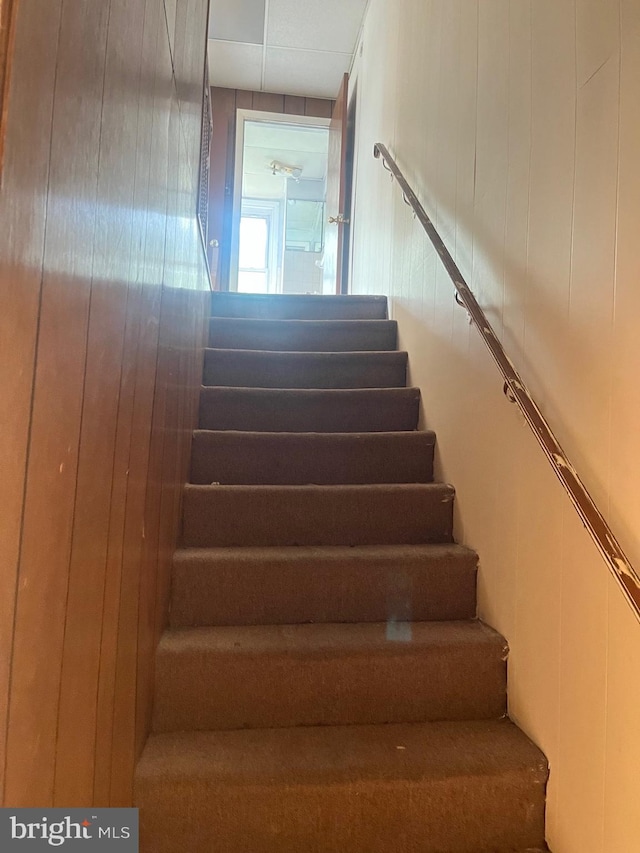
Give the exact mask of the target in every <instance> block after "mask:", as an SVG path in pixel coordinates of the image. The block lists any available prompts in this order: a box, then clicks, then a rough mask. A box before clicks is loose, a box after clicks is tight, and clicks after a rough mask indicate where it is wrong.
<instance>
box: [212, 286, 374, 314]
mask: <svg viewBox="0 0 640 853" xmlns="http://www.w3.org/2000/svg"><path fill="white" fill-rule="evenodd" d="M211 315H212V316H213V317H252V318H256V319H269V320H386V319H387V298H386V296H329V295H327V296H316V295H311V294H309V295H307V294H261V293H231V292H226V293H223V292H217V293H212V294H211Z"/></svg>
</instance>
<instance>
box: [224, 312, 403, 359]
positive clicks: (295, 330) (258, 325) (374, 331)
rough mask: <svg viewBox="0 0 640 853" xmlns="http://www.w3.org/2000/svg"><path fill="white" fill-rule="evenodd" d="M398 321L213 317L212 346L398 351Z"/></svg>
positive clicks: (297, 349)
mask: <svg viewBox="0 0 640 853" xmlns="http://www.w3.org/2000/svg"><path fill="white" fill-rule="evenodd" d="M397 339H398V328H397V324H396V323H395V322H394V321H392V320H374V321H366V320H361V321H359V322H354V321H352V320H349V321H327V320H325V321H322V322H319V323H314V322H310V321H297V320H272V321H269V320H247V319H227V318H219V317H212V318H211V320H210V321H209V346H211V347H217V348H218V349H240V350H273V351H285V350H290V351H292V352H355V351H367V350H395V348H396V345H397Z"/></svg>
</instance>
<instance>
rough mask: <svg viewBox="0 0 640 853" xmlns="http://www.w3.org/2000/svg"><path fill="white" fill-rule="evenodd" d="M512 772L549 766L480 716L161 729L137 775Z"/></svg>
mask: <svg viewBox="0 0 640 853" xmlns="http://www.w3.org/2000/svg"><path fill="white" fill-rule="evenodd" d="M399 747H404V749H401V748H399ZM505 773H508V774H510V773H526V774H528V775H530V778H531V781H532V782H534V783H539V784H542V783H543V782H544V781H545V780H546V778H547V763H546V760H545V758H544V756H543V755H542V753H541V752H540V750H539V749H538V748H537V747H536V746H535V745H534V744H533V743H532V742H531V741H530V740H529V739H528V738H527V737H526V736H525V735H524V734H523V733H522V732H521V731H520V730H519V729H518V728H517V727H516V726H515V725H513V723H511V722H510V721H508V720H500V721H494V720H481V721H476V720H474V721H463V722H436V723H388V724H384V725H380V724H378V725H365V726H318V727H295V728H288V729H287V728H285V729H247V730H242V731H225V732H177V733H175V732H174V733H167V734H155V735H151V736H150V738H149V740H148V741H147V745H146V747H145V749H144V752H143V754H142V758H141V760H140V762H139V764H138V769H137V779H138V782H140V781H146V782H150V781H152V780H154V779H155V780H156V781H157V782H159V783H166V782H167V781H168V780H170V779H172V778H173V779H175V780H176V781H178V780H188V779H195V778H200V779H204V778H208V779H210V780H211V781H212V782H214V780H215V781H217V782H218V784H220V785H224V786H229V785H232V786H240V787H242V786H245V785H261V784H263V785H274V784H285V785H288V786H291V785H294V786H302V785H305V784H323V785H326V784H332V783H333V784H340V783H352V782H356V781H369V782H371V783H382V782H385V781H392V780H400V779H402V780H413V781H420V780H422V779H425V778H430V779H445V778H448V777H451V776H466V777H484V776H491V775H502V774H505Z"/></svg>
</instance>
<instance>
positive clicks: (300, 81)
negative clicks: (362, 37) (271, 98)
mask: <svg viewBox="0 0 640 853" xmlns="http://www.w3.org/2000/svg"><path fill="white" fill-rule="evenodd" d="M266 53H267V55H266V65H265V78H264V88H265V91H267V92H280V93H282V94H284V95H302V96H305V97H308V98H335V97H336V95H337V94H338V89H339V88H340V83H341V82H342V76H343V74H344V73H345V71H348V70H349V66H350V64H351V55H350V54H348V53H325V52H319V51H306V50H286V49H284V48H280V47H270V48H267V52H266Z"/></svg>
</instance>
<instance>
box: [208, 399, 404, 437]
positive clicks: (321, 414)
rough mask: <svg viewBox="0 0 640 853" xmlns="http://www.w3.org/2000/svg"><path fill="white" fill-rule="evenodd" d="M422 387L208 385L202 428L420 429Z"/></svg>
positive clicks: (344, 430)
mask: <svg viewBox="0 0 640 853" xmlns="http://www.w3.org/2000/svg"><path fill="white" fill-rule="evenodd" d="M419 411H420V392H419V391H418V390H417V389H415V388H406V389H405V388H401V389H400V388H398V389H386V390H384V391H375V390H374V391H371V390H366V391H357V390H356V391H329V390H325V391H308V390H302V391H298V390H288V391H276V390H266V389H262V390H261V389H257V390H245V389H235V388H203V390H202V393H201V396H200V419H199V424H200V428H201V429H209V430H249V431H251V430H254V431H258V432H259V431H264V432H322V433H326V432H396V431H401V430H415V429H416V428H417V426H418V417H419Z"/></svg>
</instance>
